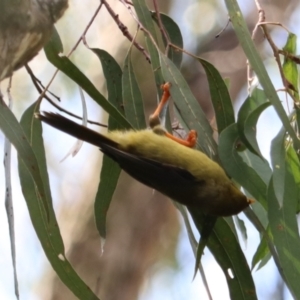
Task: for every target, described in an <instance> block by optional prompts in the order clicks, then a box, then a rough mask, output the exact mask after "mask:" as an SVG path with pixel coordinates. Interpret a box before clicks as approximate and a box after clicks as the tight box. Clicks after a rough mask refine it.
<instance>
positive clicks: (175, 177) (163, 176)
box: [101, 144, 204, 193]
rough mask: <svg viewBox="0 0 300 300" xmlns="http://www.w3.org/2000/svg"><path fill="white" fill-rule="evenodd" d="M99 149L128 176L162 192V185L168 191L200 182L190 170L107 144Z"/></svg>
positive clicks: (192, 185) (197, 184)
mask: <svg viewBox="0 0 300 300" xmlns="http://www.w3.org/2000/svg"><path fill="white" fill-rule="evenodd" d="M101 151H102V152H103V153H104V154H106V155H108V156H109V157H111V158H112V159H113V160H115V161H116V162H117V163H118V164H119V165H120V167H121V168H122V169H123V170H124V171H125V172H126V173H128V174H129V175H130V176H132V177H133V178H135V179H136V180H138V181H140V182H141V183H143V184H145V185H147V186H150V187H152V188H154V189H156V190H160V191H161V192H163V193H164V191H162V186H163V188H166V190H168V191H169V190H170V188H173V189H174V190H176V189H177V188H180V189H182V186H183V185H184V186H185V187H186V188H195V187H196V186H199V185H200V184H201V183H200V182H199V181H197V180H196V178H195V177H194V176H193V175H192V174H191V173H190V172H188V171H187V170H184V169H182V168H179V167H176V166H172V165H168V164H164V163H161V162H158V161H156V160H152V159H148V158H144V157H140V156H137V155H134V154H131V153H128V152H125V151H123V150H120V149H118V148H116V147H114V146H111V145H107V144H105V145H102V147H101ZM162 182H163V184H162ZM203 184H204V181H203Z"/></svg>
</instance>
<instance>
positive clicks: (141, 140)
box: [37, 86, 253, 216]
mask: <svg viewBox="0 0 300 300" xmlns="http://www.w3.org/2000/svg"><path fill="white" fill-rule="evenodd" d="M168 88H169V86H168V87H167V90H165V92H164V95H163V98H162V101H161V104H160V105H159V107H158V109H157V110H156V112H155V113H154V114H153V115H152V116H151V117H150V124H151V126H152V127H153V128H152V129H145V130H138V131H136V130H126V131H111V132H108V133H106V134H100V133H98V132H96V131H93V130H91V129H89V128H87V127H84V126H82V125H79V124H77V123H75V122H73V121H71V120H69V119H67V118H65V117H63V116H61V115H59V114H54V113H47V112H44V113H43V114H39V115H38V116H37V117H38V118H39V119H41V120H42V121H43V122H45V123H47V124H49V125H51V126H52V127H55V128H57V129H59V130H61V131H64V132H66V133H68V134H70V135H72V136H74V137H76V138H78V139H80V140H82V141H85V142H88V143H90V144H93V145H95V146H97V147H99V148H100V150H101V151H102V152H103V153H104V154H105V155H107V156H109V157H110V158H111V159H113V160H114V161H116V162H117V163H118V164H119V166H120V167H121V168H122V169H123V170H124V171H125V172H126V173H128V174H129V175H130V176H132V177H133V178H135V179H136V180H138V181H139V182H141V183H143V184H145V185H147V186H149V187H151V188H153V189H155V190H157V191H159V192H161V193H162V194H164V195H166V196H168V197H170V198H171V199H173V200H175V201H177V202H179V203H181V204H184V205H187V206H188V207H190V208H197V209H199V210H201V211H202V212H203V213H205V214H209V215H213V216H230V215H234V214H237V213H239V212H241V211H242V210H244V209H245V208H246V207H248V206H249V205H250V204H251V203H252V202H253V200H251V199H248V198H247V197H246V196H245V195H244V194H243V193H242V192H241V191H240V190H239V189H238V188H237V187H236V186H235V185H234V184H233V183H232V181H231V180H230V179H229V178H228V177H227V175H226V173H225V171H224V170H223V169H222V168H221V167H220V166H219V165H218V164H217V163H216V162H214V161H212V160H211V159H210V158H209V157H208V156H207V155H205V154H204V153H202V152H200V151H198V150H195V149H192V148H191V147H188V146H193V145H194V144H195V143H196V137H195V131H191V132H190V134H189V137H188V140H187V141H182V140H179V139H177V138H175V137H173V136H171V135H170V134H168V133H166V131H165V129H164V128H163V127H161V126H160V124H159V121H157V120H158V115H159V112H160V110H161V108H162V106H163V105H164V103H165V102H166V101H167V100H168V98H169V96H170V94H169V91H168ZM174 139H175V140H174Z"/></svg>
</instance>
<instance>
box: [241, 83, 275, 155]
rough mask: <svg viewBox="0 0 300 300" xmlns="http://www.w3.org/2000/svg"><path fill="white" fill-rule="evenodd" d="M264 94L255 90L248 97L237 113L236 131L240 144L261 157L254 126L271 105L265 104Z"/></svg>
mask: <svg viewBox="0 0 300 300" xmlns="http://www.w3.org/2000/svg"><path fill="white" fill-rule="evenodd" d="M266 101H267V99H266V96H265V93H264V92H263V91H262V90H260V89H255V90H254V91H253V93H252V95H251V96H249V97H248V98H247V99H246V100H245V102H244V103H243V105H242V106H241V108H240V110H239V113H238V121H237V126H238V131H239V135H240V138H241V140H242V142H243V143H244V144H245V146H246V147H247V148H248V149H249V150H250V151H251V152H253V153H254V154H256V155H258V156H260V157H261V158H262V159H263V156H262V154H261V152H260V150H259V147H258V144H257V140H256V124H257V121H258V118H259V116H260V114H261V113H262V112H263V111H264V110H265V109H266V108H267V107H269V106H270V105H271V103H270V102H266Z"/></svg>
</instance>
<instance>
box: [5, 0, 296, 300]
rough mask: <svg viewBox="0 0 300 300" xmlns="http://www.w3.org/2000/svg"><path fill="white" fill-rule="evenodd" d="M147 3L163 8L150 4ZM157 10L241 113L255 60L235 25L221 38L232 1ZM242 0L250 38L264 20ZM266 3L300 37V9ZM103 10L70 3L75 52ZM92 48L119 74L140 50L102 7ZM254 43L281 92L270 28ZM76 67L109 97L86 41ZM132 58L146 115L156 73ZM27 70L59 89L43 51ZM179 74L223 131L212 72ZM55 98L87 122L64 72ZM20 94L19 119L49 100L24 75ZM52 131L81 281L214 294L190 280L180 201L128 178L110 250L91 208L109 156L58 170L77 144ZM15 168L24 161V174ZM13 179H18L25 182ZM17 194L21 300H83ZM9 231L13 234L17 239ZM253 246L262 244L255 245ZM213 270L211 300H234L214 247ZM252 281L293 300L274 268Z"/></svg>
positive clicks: (165, 294) (91, 108) (57, 193)
mask: <svg viewBox="0 0 300 300" xmlns="http://www.w3.org/2000/svg"><path fill="white" fill-rule="evenodd" d="M146 2H147V5H148V6H149V8H150V9H152V10H153V7H152V5H153V3H152V1H146ZM158 2H159V3H158V4H159V10H160V11H161V12H163V13H165V14H167V15H169V16H170V17H171V18H173V20H174V21H175V22H176V23H177V24H178V26H179V27H180V30H181V32H182V35H183V41H184V49H185V50H187V51H189V52H191V53H193V54H195V55H197V56H200V57H201V58H204V59H206V60H208V61H209V62H210V63H212V64H213V65H214V66H215V67H216V68H217V69H218V71H219V72H220V73H221V75H222V77H223V78H227V79H228V82H229V92H230V96H231V98H232V99H233V101H235V102H237V103H236V106H240V105H241V101H242V100H244V98H245V95H246V94H247V92H246V89H247V70H246V67H247V65H246V56H245V54H244V52H243V50H242V48H241V46H240V44H239V41H238V39H237V37H236V34H235V32H234V30H233V28H232V26H231V25H229V26H228V27H227V28H226V29H225V31H223V32H222V33H221V34H220V35H219V37H218V38H215V36H216V35H218V34H219V33H220V32H221V30H222V29H223V28H224V27H225V26H226V23H227V21H228V15H227V10H226V7H225V4H224V2H223V1H220V0H207V1H204V0H189V1H179V0H165V1H158ZM240 2H241V3H239V4H240V5H241V9H242V11H243V14H244V17H245V19H246V21H247V25H248V27H249V30H250V31H252V30H253V28H254V26H255V24H256V23H257V20H258V14H257V9H256V7H255V4H254V1H250V0H247V1H240ZM260 2H261V5H262V7H263V8H264V10H265V12H266V15H267V18H268V20H270V21H271V20H272V21H274V22H279V23H282V24H284V25H285V26H286V27H287V28H289V29H290V30H291V31H292V32H294V33H296V34H298V30H299V29H298V28H299V26H298V25H299V24H298V23H299V21H298V19H297V13H298V14H299V3H298V1H296V0H291V1H288V2H284V1H280V0H275V1H273V0H272V1H270V0H263V1H260ZM109 4H110V5H111V7H112V9H113V10H114V12H115V13H117V14H118V15H119V18H120V20H121V21H122V22H123V24H125V25H126V26H127V27H128V30H129V31H130V32H131V33H132V34H134V33H135V32H136V28H137V24H136V22H135V21H134V20H133V19H132V17H131V15H130V14H129V12H128V10H127V9H126V7H124V5H123V4H122V3H121V2H119V1H109ZM98 5H99V1H95V0H86V1H84V2H83V1H78V0H70V3H69V8H68V10H67V12H66V13H65V15H64V17H63V18H62V19H61V20H60V21H59V22H58V23H57V25H56V29H57V31H58V33H59V35H60V38H61V40H62V42H63V46H64V53H65V54H67V53H69V51H70V50H71V49H72V48H73V46H74V44H75V43H76V41H77V40H78V38H79V37H80V36H81V34H82V32H83V31H84V29H85V28H86V26H87V24H88V22H89V21H90V19H91V17H92V15H93V14H94V12H95V10H96V9H97V7H98ZM270 32H271V36H272V38H273V39H274V41H275V42H276V44H277V46H278V47H282V46H283V45H284V44H285V41H286V33H285V32H284V31H283V30H281V28H278V27H270ZM86 41H87V43H88V45H89V46H90V47H92V48H100V49H104V50H106V51H107V52H108V53H110V54H111V55H112V56H113V57H114V58H115V60H116V61H117V62H118V63H119V65H120V66H121V67H122V66H123V63H124V60H125V57H126V55H127V53H128V49H129V47H130V44H131V43H130V42H129V41H128V40H127V39H126V38H125V37H124V36H123V34H122V32H121V31H120V30H119V29H118V27H117V25H116V24H115V22H114V21H113V19H112V18H111V16H110V15H109V14H108V13H107V11H106V10H105V9H104V8H102V9H101V10H100V12H99V15H98V16H97V18H96V19H95V21H94V22H93V24H92V26H91V28H90V29H89V30H88V32H87V34H86ZM137 41H138V42H139V43H140V44H142V45H143V46H144V47H146V45H145V41H144V35H143V33H141V32H139V33H138V37H137ZM255 44H256V46H257V49H258V50H259V51H260V55H261V57H262V58H263V60H264V62H265V64H266V65H267V66H268V70H270V71H271V72H272V75H273V72H274V81H275V83H274V84H275V86H278V87H281V84H280V79H278V71H277V70H276V66H275V63H274V58H273V54H272V51H271V49H270V47H269V46H268V44H267V43H266V41H265V39H264V36H263V34H262V33H261V32H260V31H258V35H257V36H256V39H255ZM70 59H71V61H72V62H73V63H74V64H75V65H76V66H78V67H80V69H81V70H82V71H83V70H84V74H85V75H86V76H87V77H88V78H89V79H90V80H91V81H92V82H93V84H94V85H95V86H96V87H97V88H98V89H99V91H100V92H101V93H102V94H103V95H105V96H106V95H107V90H106V81H105V79H104V76H103V74H102V68H101V65H100V63H99V59H98V58H97V57H96V55H94V54H93V53H92V52H91V51H90V50H89V49H87V48H86V47H85V46H84V45H83V44H82V43H80V45H79V47H78V48H77V49H76V51H74V53H73V54H72V55H71V57H70ZM132 62H133V67H134V71H135V74H136V77H137V79H138V84H139V87H140V90H141V93H142V96H143V101H144V107H145V114H146V119H147V116H148V115H149V114H150V113H151V112H152V111H153V110H154V108H155V106H156V104H157V99H158V96H157V92H156V87H155V83H154V80H153V74H152V70H151V66H150V65H149V63H148V62H147V61H146V59H145V57H144V56H143V55H142V54H141V53H140V52H138V51H137V50H136V49H133V51H132ZM29 65H30V67H31V68H32V70H33V71H34V74H35V75H36V76H37V78H39V79H40V80H41V81H42V82H43V83H44V84H46V83H48V82H49V80H50V78H51V77H52V75H53V73H54V71H55V68H54V67H53V66H52V65H51V64H50V63H49V62H48V60H47V59H46V57H45V54H44V51H41V52H40V53H39V55H38V56H37V57H36V58H34V60H33V61H32V62H30V64H29ZM181 72H182V74H183V76H184V77H185V79H186V80H187V82H188V84H189V86H190V88H191V90H192V92H193V94H194V95H195V97H196V98H197V100H198V102H199V103H200V105H201V107H202V109H203V110H204V112H205V114H206V116H207V119H208V120H209V121H210V123H211V125H212V126H213V127H214V126H216V125H215V119H214V111H213V108H212V105H211V101H210V91H209V86H208V83H207V77H206V75H205V73H204V70H203V68H202V67H201V65H200V64H196V63H195V59H194V58H192V57H190V56H187V55H184V56H183V61H182V65H181ZM276 76H277V77H276ZM7 84H8V83H7V80H6V81H3V82H1V88H2V93H4V94H5V92H4V91H5V89H6V86H7ZM50 90H51V91H52V92H53V93H54V94H55V95H58V96H59V97H60V99H61V103H60V105H62V106H63V107H64V108H66V109H68V110H70V111H72V112H76V113H77V114H80V113H81V103H80V98H79V93H78V88H77V86H76V84H75V83H74V82H73V81H71V80H70V79H69V78H68V77H67V76H66V75H64V74H62V73H61V72H60V73H58V75H57V76H56V78H55V80H54V82H53V83H52V85H51V88H50ZM11 93H12V96H13V99H14V108H13V112H14V114H15V115H16V116H17V117H18V118H20V117H21V115H22V114H23V112H24V111H25V109H27V108H28V107H29V105H31V104H32V103H33V101H35V100H36V99H37V98H38V96H39V95H38V93H37V92H36V90H35V89H34V87H33V84H32V82H31V80H30V78H29V76H28V74H27V73H26V71H25V69H24V68H22V69H21V70H19V71H18V72H15V74H14V76H13V85H12V91H11ZM86 100H87V106H88V114H89V118H90V119H92V120H102V122H104V123H106V122H107V115H106V114H105V113H104V112H103V110H102V109H101V108H100V107H99V106H98V105H97V104H96V103H95V102H94V101H92V100H91V99H90V98H89V97H88V96H86ZM41 110H46V111H47V110H53V108H52V107H51V105H50V104H48V103H46V101H43V103H42V106H41ZM268 126H270V125H268ZM268 126H266V127H267V129H266V130H265V131H264V130H262V131H263V133H262V135H263V136H264V135H268V132H267V131H268V128H269V127H268ZM271 126H272V125H271ZM93 128H94V129H96V130H98V128H97V127H96V126H94V127H93ZM278 128H279V127H278ZM43 130H44V142H45V147H46V149H47V152H46V155H47V164H48V171H49V174H50V183H51V192H52V197H53V199H54V208H55V212H56V216H57V219H58V224H59V227H60V230H61V234H62V237H63V241H64V244H65V250H66V256H67V258H68V260H69V261H70V263H71V264H72V266H73V267H74V269H75V270H76V272H77V273H78V275H79V276H80V277H81V278H82V279H83V280H84V282H85V283H87V285H88V286H89V287H91V289H92V290H93V291H94V292H95V293H96V294H97V295H98V296H99V297H100V299H105V300H108V299H112V300H118V299H122V300H126V299H128V300H129V299H130V300H132V299H142V300H144V299H200V298H201V299H205V297H207V296H206V293H205V291H204V289H203V287H201V286H202V283H201V280H200V279H199V278H196V280H195V282H194V283H191V280H192V275H193V263H194V258H193V255H192V253H191V250H190V249H189V245H188V242H187V236H186V232H185V228H184V225H183V222H182V219H181V216H180V215H179V213H178V211H177V210H176V208H175V207H174V205H173V204H172V203H171V201H169V200H166V199H164V197H163V196H162V195H160V194H158V193H156V192H153V191H152V190H151V189H149V188H147V187H145V186H143V185H141V184H139V183H137V182H136V181H134V180H132V179H131V178H129V176H127V175H126V174H124V173H122V174H121V178H120V180H119V184H118V187H117V189H116V191H115V194H114V198H113V201H112V203H111V206H110V208H109V211H108V216H107V239H106V242H105V251H104V253H103V254H102V246H103V240H100V237H99V233H98V231H97V229H96V226H95V221H94V211H93V204H94V198H95V194H96V191H97V186H98V182H99V170H100V168H101V163H102V155H101V153H100V151H99V150H98V149H95V148H94V147H92V146H89V145H84V147H83V149H82V150H81V151H80V153H79V154H78V155H77V156H76V157H75V158H68V159H67V160H66V161H64V162H63V163H59V161H60V159H61V158H62V157H64V155H65V153H66V152H67V151H68V149H69V148H70V146H71V145H72V143H73V139H72V138H70V137H67V136H65V135H64V134H61V133H59V132H57V131H54V130H52V129H49V128H46V127H44V129H43ZM1 138H3V137H1ZM200 138H201V137H200ZM262 152H263V155H265V156H268V154H267V155H266V153H268V152H269V148H268V149H267V150H262ZM15 156H16V154H15V153H14V157H15ZM15 165H16V163H14V167H15ZM15 177H16V178H17V177H18V176H17V175H16V174H15ZM14 186H15V188H14V194H15V195H16V196H17V197H14V198H15V200H14V202H15V205H16V206H17V208H16V247H17V261H18V273H19V284H20V289H21V295H22V294H23V295H24V298H23V297H21V298H23V299H45V300H48V299H49V300H50V299H52V300H54V299H56V300H58V299H64V300H71V299H76V297H75V296H74V295H73V294H72V292H70V290H68V288H67V287H66V286H65V285H64V284H63V283H62V282H61V281H60V279H59V278H58V277H57V275H56V274H55V273H54V272H53V270H52V268H51V267H50V265H49V263H48V262H47V260H46V258H45V256H44V255H43V253H42V249H41V247H40V245H39V242H38V240H37V239H36V237H35V233H34V231H33V229H32V226H31V224H30V220H29V217H28V214H27V212H26V208H25V204H24V201H23V200H22V198H21V197H22V196H21V192H20V187H19V184H18V182H15V183H14ZM1 218H2V219H3V220H5V218H6V217H5V216H4V214H3V217H2V216H1ZM248 225H249V224H248ZM249 228H250V229H248V245H247V247H246V246H245V247H244V248H246V250H245V253H246V256H247V258H248V261H249V264H251V258H252V256H253V253H254V252H255V250H256V247H257V244H258V242H259V237H258V234H257V233H256V232H255V231H254V229H253V228H252V227H251V225H249ZM3 234H5V235H7V233H3ZM252 242H253V243H256V244H255V245H251V243H252ZM101 243H102V245H101ZM184 245H185V246H184ZM186 245H187V246H186ZM2 251H3V253H4V254H5V255H6V261H5V262H3V263H5V264H6V265H9V261H10V258H9V250H8V246H7V249H4V250H2ZM203 264H204V269H205V271H206V272H207V278H208V282H209V285H210V288H211V292H212V295H213V298H214V299H221V298H222V299H229V294H228V289H227V287H226V282H225V280H224V278H222V276H223V275H222V273H221V271H220V269H219V267H218V265H217V264H216V263H215V262H214V260H213V259H212V257H211V255H210V254H209V253H207V250H206V251H205V256H204V259H203ZM270 264H272V262H270V263H269V265H270ZM186 265H187V266H186ZM27 270H30V271H28V272H27ZM270 273H273V275H272V277H271V279H270V281H271V282H270V285H269V286H268V287H267V286H266V278H269V276H271V275H270ZM252 274H253V277H254V281H255V285H256V289H257V295H258V298H259V299H291V298H290V297H291V296H290V294H289V293H288V292H287V289H286V288H285V286H284V284H283V283H282V280H281V279H280V276H279V275H278V273H277V272H276V269H275V267H274V265H272V266H269V268H268V269H266V270H265V269H261V270H259V271H257V272H255V271H254V272H253V273H252ZM5 277H6V279H5V280H4V281H3V282H7V285H8V286H10V285H11V286H12V284H11V280H12V278H10V276H7V275H6V276H5ZM4 285H6V284H4ZM3 290H4V292H3V293H7V294H5V295H7V298H5V299H13V296H11V295H12V294H13V293H12V292H11V291H5V289H4V287H3ZM220 291H221V295H220V293H219V292H220ZM10 292H11V293H10Z"/></svg>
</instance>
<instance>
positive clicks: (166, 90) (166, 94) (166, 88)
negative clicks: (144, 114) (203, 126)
mask: <svg viewBox="0 0 300 300" xmlns="http://www.w3.org/2000/svg"><path fill="white" fill-rule="evenodd" d="M170 87H171V83H170V82H167V83H165V84H163V85H162V86H161V88H162V90H163V94H162V97H161V100H160V102H159V104H158V106H157V108H156V110H155V112H154V113H153V114H152V115H151V116H150V117H149V122H150V126H151V127H152V128H153V127H155V126H156V125H158V124H160V121H159V114H160V112H161V110H162V109H163V107H164V105H165V104H166V103H167V102H168V100H169V98H170V96H171V94H170ZM164 134H165V135H166V136H167V137H168V138H170V139H172V140H173V141H176V142H177V143H179V144H181V145H184V146H186V147H190V148H192V147H194V146H195V145H196V142H197V132H196V131H195V130H191V131H190V132H189V133H188V136H187V138H186V139H185V140H184V139H181V138H178V137H176V136H174V135H172V134H171V133H168V132H165V133H164Z"/></svg>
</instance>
